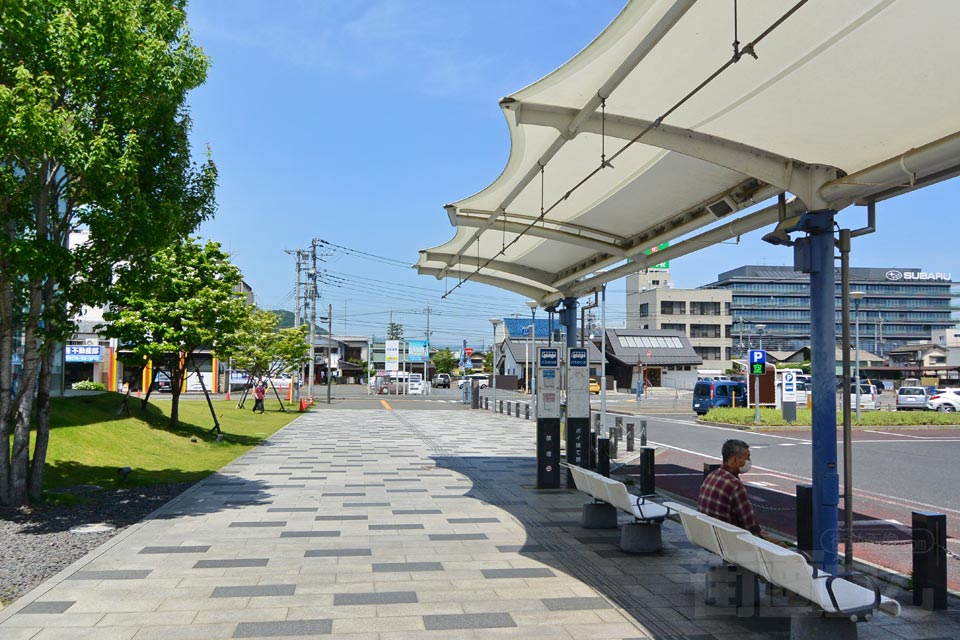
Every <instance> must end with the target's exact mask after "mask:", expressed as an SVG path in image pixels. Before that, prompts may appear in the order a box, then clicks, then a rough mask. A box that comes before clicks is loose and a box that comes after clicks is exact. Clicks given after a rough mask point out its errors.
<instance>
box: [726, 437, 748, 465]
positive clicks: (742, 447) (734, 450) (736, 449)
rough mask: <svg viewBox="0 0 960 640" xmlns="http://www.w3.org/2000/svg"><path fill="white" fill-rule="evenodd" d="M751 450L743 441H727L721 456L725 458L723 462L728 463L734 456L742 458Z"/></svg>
mask: <svg viewBox="0 0 960 640" xmlns="http://www.w3.org/2000/svg"><path fill="white" fill-rule="evenodd" d="M749 449H750V445H748V444H747V443H746V442H744V441H743V440H727V441H726V442H724V443H723V449H722V450H721V452H720V455H722V456H723V461H724V462H726V461H727V460H729V459H730V458H732V457H734V456H736V457H740V456H742V455H743V454H745V453H746V452H747V451H748V450H749Z"/></svg>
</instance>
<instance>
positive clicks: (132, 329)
mask: <svg viewBox="0 0 960 640" xmlns="http://www.w3.org/2000/svg"><path fill="white" fill-rule="evenodd" d="M239 283H240V270H239V269H237V268H236V267H235V266H233V265H232V264H231V263H230V260H229V257H228V256H227V254H226V253H224V252H223V251H221V250H220V245H219V244H217V243H216V242H208V243H207V244H206V245H203V246H201V245H200V243H199V242H197V241H195V240H193V239H188V240H185V241H182V242H178V243H176V244H173V245H171V246H169V247H165V248H163V249H161V250H160V251H157V252H156V253H155V254H153V255H152V256H151V257H150V259H149V260H145V261H143V262H142V263H141V264H140V265H136V266H135V265H127V266H125V267H123V268H121V269H120V273H119V277H118V278H117V282H116V284H115V285H114V287H113V290H112V292H111V295H112V298H113V299H112V302H113V305H112V309H111V311H109V312H108V313H105V314H104V319H105V320H106V321H107V323H108V324H105V325H103V326H102V330H103V331H104V333H105V335H107V336H108V337H111V338H117V340H118V341H119V342H120V344H121V345H123V346H124V347H125V348H127V349H129V350H130V351H132V352H133V353H134V354H135V355H137V356H143V357H147V358H150V359H151V360H152V361H153V362H154V364H158V365H159V364H161V363H162V365H163V366H164V367H165V368H166V369H167V370H168V371H169V374H170V385H171V387H172V389H171V390H172V392H173V404H172V406H171V408H170V426H172V427H175V426H177V422H178V420H179V418H178V416H179V402H180V390H181V388H182V386H183V382H184V381H185V380H186V376H187V373H188V372H189V371H191V370H193V369H194V368H195V364H194V356H195V354H196V353H197V351H199V350H200V349H201V348H207V349H210V350H212V351H213V353H214V354H216V355H218V356H223V355H230V354H234V353H236V352H237V349H238V344H239V343H238V340H239V335H240V330H241V328H242V327H243V326H244V322H245V321H247V320H248V318H249V317H250V316H249V314H248V313H247V309H246V306H245V305H244V301H243V297H242V296H241V295H240V294H238V293H235V292H234V290H233V289H234V287H235V286H236V285H237V284H239ZM147 398H149V390H148V392H147V396H146V397H145V398H144V399H143V404H144V406H145V405H146V402H147Z"/></svg>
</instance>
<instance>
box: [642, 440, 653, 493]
mask: <svg viewBox="0 0 960 640" xmlns="http://www.w3.org/2000/svg"><path fill="white" fill-rule="evenodd" d="M656 451H657V450H656V449H654V448H653V447H642V448H641V449H640V494H641V495H644V496H650V495H653V494H654V493H656V492H657V479H656V473H655V472H654V464H655V461H654V460H655V458H654V454H655V453H656Z"/></svg>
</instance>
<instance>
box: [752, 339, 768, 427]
mask: <svg viewBox="0 0 960 640" xmlns="http://www.w3.org/2000/svg"><path fill="white" fill-rule="evenodd" d="M766 370H767V352H766V351H764V350H763V349H751V350H750V374H751V375H752V376H753V404H754V406H755V407H756V410H755V411H754V414H753V423H754V424H760V376H762V375H763V374H764V373H766Z"/></svg>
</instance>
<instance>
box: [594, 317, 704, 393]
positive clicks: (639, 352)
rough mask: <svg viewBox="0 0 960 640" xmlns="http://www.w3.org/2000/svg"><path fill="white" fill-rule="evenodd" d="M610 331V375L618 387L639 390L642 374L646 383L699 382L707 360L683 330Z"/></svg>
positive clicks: (685, 384) (683, 384)
mask: <svg viewBox="0 0 960 640" xmlns="http://www.w3.org/2000/svg"><path fill="white" fill-rule="evenodd" d="M606 335H607V341H606V355H607V377H608V378H613V380H615V381H616V386H617V388H619V389H631V390H633V391H636V388H637V380H638V379H639V376H640V375H642V376H643V380H644V387H650V386H653V387H660V386H668V387H674V388H677V389H692V388H693V385H694V383H696V381H697V369H698V368H699V367H700V366H702V365H703V361H702V359H701V358H700V356H699V355H698V354H697V353H696V351H694V349H693V347H692V345H691V344H690V341H688V340H687V337H686V336H685V335H684V334H683V332H682V331H669V330H657V329H607V331H606ZM594 342H595V343H596V344H598V345H599V344H600V343H599V341H597V340H595V341H594Z"/></svg>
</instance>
